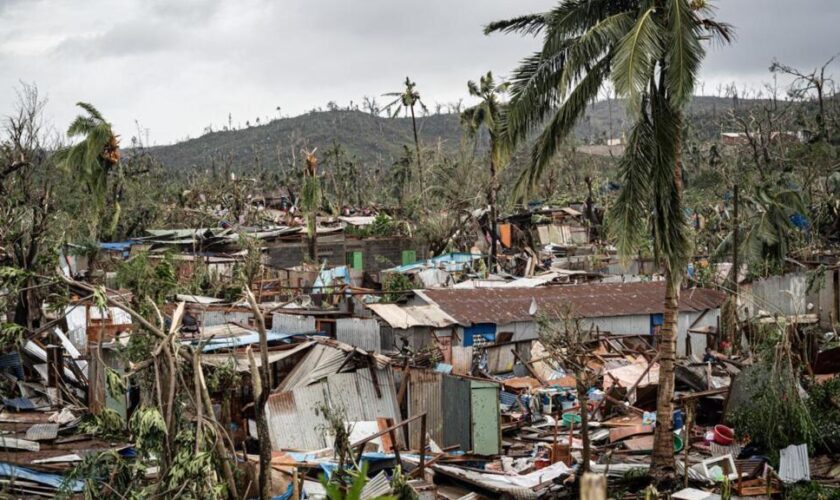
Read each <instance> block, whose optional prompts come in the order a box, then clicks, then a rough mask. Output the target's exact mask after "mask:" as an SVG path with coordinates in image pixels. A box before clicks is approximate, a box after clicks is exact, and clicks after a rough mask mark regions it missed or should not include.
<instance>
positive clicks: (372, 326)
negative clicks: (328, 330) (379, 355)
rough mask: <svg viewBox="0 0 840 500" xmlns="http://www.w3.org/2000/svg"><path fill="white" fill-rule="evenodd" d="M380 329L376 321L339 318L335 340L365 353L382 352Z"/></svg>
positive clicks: (336, 324)
mask: <svg viewBox="0 0 840 500" xmlns="http://www.w3.org/2000/svg"><path fill="white" fill-rule="evenodd" d="M379 328H380V327H379V322H378V321H377V320H375V319H361V318H338V319H337V320H335V338H336V339H337V340H338V341H339V342H344V343H345V344H350V345H352V346H354V347H358V348H359V349H364V350H365V351H375V352H380V350H381V345H380V344H381V339H380V335H379Z"/></svg>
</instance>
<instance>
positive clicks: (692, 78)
mask: <svg viewBox="0 0 840 500" xmlns="http://www.w3.org/2000/svg"><path fill="white" fill-rule="evenodd" d="M667 14H668V34H667V38H666V39H667V41H668V44H667V45H668V52H667V55H666V59H667V61H668V64H667V65H666V68H665V88H666V89H667V91H668V96H669V98H670V100H671V105H672V106H673V107H675V108H680V107H682V106H683V105H685V104H686V103H687V102H688V101H689V100H690V99H691V97H692V96H693V95H694V84H695V82H696V81H697V73H698V71H699V69H700V61H701V60H702V59H703V56H704V55H705V53H706V51H705V50H704V49H703V47H702V46H701V45H700V35H701V31H702V25H701V24H700V22H699V21H698V20H697V18H696V17H695V15H694V13H693V12H692V11H691V7H690V6H689V5H688V2H687V1H686V0H670V1H669V2H668V8H667Z"/></svg>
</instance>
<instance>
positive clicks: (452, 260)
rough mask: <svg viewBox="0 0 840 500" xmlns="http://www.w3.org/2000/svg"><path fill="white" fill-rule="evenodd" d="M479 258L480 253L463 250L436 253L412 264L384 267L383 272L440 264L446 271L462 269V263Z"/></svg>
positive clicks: (418, 268) (417, 268)
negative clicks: (429, 257)
mask: <svg viewBox="0 0 840 500" xmlns="http://www.w3.org/2000/svg"><path fill="white" fill-rule="evenodd" d="M479 259H481V255H479V254H473V253H465V252H455V253H447V254H443V255H438V256H437V257H432V258H431V259H427V260H419V261H417V262H415V263H413V264H405V265H404V266H397V267H392V268H391V269H386V270H385V271H383V272H386V273H387V272H395V273H407V272H410V271H416V270H420V269H425V268H427V267H440V266H441V265H442V266H443V268H444V269H446V270H447V271H462V270H463V269H464V264H466V263H468V262H473V261H476V260H479Z"/></svg>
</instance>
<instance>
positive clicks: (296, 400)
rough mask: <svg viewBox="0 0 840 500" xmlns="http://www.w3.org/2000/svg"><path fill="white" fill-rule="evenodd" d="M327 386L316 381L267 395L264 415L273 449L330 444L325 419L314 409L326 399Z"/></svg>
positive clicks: (299, 448)
mask: <svg viewBox="0 0 840 500" xmlns="http://www.w3.org/2000/svg"><path fill="white" fill-rule="evenodd" d="M327 390H328V389H327V385H326V384H316V385H310V386H308V387H298V388H296V389H295V390H294V391H289V392H281V393H277V394H272V395H271V396H269V398H268V404H267V405H266V410H267V415H266V417H267V418H268V427H269V435H270V437H271V447H272V448H273V449H275V450H281V449H286V450H288V449H292V450H305V451H309V450H320V449H323V448H326V447H327V446H329V444H328V443H327V439H326V436H325V433H324V431H323V426H324V425H325V424H326V421H325V420H324V417H323V415H320V414H319V412H318V411H317V408H318V407H319V406H321V405H322V404H323V403H324V401H326V400H327V399H328V395H327ZM319 427H320V428H319Z"/></svg>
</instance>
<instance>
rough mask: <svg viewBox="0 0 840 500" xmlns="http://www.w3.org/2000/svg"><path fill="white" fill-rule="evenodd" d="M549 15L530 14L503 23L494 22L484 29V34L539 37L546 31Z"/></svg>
mask: <svg viewBox="0 0 840 500" xmlns="http://www.w3.org/2000/svg"><path fill="white" fill-rule="evenodd" d="M547 17H548V14H528V15H525V16H519V17H514V18H512V19H505V20H502V21H494V22H492V23H489V24H488V25H486V26H485V27H484V34H485V35H489V34H491V33H499V32H501V33H518V34H521V35H534V36H536V35H538V34H539V33H540V32H541V31H542V30H543V29H545V26H546V21H547Z"/></svg>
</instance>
